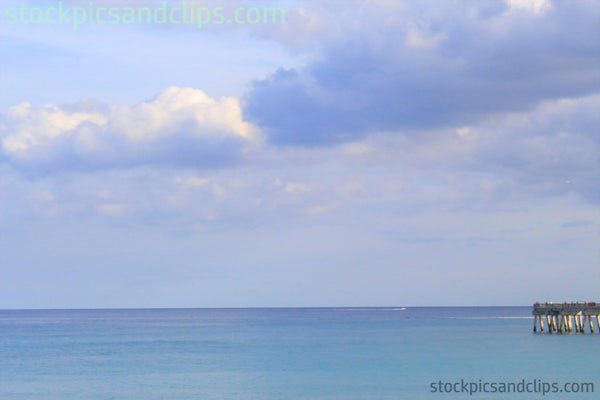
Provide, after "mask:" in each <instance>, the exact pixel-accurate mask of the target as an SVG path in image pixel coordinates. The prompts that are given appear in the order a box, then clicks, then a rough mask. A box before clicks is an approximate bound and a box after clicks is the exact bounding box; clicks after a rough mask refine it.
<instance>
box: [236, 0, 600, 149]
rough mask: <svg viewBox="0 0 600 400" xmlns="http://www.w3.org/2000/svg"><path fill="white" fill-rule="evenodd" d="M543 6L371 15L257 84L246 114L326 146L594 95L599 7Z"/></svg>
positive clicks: (432, 7)
mask: <svg viewBox="0 0 600 400" xmlns="http://www.w3.org/2000/svg"><path fill="white" fill-rule="evenodd" d="M419 3H420V2H419ZM544 4H547V3H546V2H540V1H537V2H536V1H532V2H515V1H513V2H511V3H510V4H508V3H502V2H460V3H456V2H447V3H440V2H433V3H431V2H424V3H423V4H422V5H420V6H417V5H416V4H411V5H410V7H409V6H408V5H407V7H406V8H401V9H400V10H393V9H388V14H389V15H391V16H394V15H396V16H397V18H396V20H397V21H399V23H396V24H387V23H386V22H385V21H382V22H381V24H379V20H378V19H376V18H371V19H369V18H368V15H367V16H365V18H364V19H366V20H367V22H369V21H370V22H371V26H370V27H365V24H366V23H367V22H363V23H362V24H361V27H360V29H356V30H355V29H354V28H353V27H350V28H348V30H347V32H348V34H347V35H346V36H345V37H343V38H338V39H336V40H335V41H333V42H332V43H329V44H328V45H325V46H324V50H323V51H322V54H321V55H320V56H318V57H315V58H314V60H313V61H312V62H310V63H308V65H307V66H306V67H303V68H299V69H283V68H282V69H279V70H278V71H276V72H275V73H273V74H272V75H271V76H270V77H268V78H267V79H265V80H262V81H258V82H255V84H254V87H253V89H252V90H251V91H250V92H249V93H248V95H247V98H246V106H245V108H244V112H245V115H246V116H247V118H248V119H249V120H250V121H252V122H254V123H256V124H257V125H259V126H261V128H264V129H265V132H266V133H267V135H268V137H269V140H270V141H271V142H272V143H275V144H278V145H290V144H291V145H294V144H300V145H323V144H325V145H327V144H332V143H339V142H348V141H355V140H356V139H360V138H362V137H364V136H365V135H366V134H368V133H371V132H375V131H391V130H396V131H401V130H415V129H417V130H422V129H432V128H440V127H449V126H453V127H456V128H460V127H463V126H469V125H470V124H473V123H477V122H478V121H480V120H481V119H482V118H484V117H487V116H490V115H493V114H497V113H504V112H523V111H528V110H531V109H533V108H534V107H535V106H536V105H538V104H539V103H540V102H542V101H545V100H551V99H557V98H565V97H581V96H586V95H589V94H592V93H597V92H598V91H599V90H600V79H599V77H600V67H599V66H600V41H598V40H590V38H595V37H600V25H599V24H598V23H597V22H598V17H599V14H600V8H599V7H598V6H597V3H593V2H556V3H555V4H553V5H552V6H548V7H546V6H544ZM548 4H549V3H548ZM411 7H412V8H411ZM377 15H379V14H377V13H374V14H372V15H371V16H373V17H374V16H377ZM390 18H392V17H390ZM567 32H568V33H567Z"/></svg>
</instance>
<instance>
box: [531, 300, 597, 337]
mask: <svg viewBox="0 0 600 400" xmlns="http://www.w3.org/2000/svg"><path fill="white" fill-rule="evenodd" d="M532 314H533V331H534V332H537V324H538V321H539V325H540V332H544V318H543V317H546V323H547V325H548V333H573V325H575V333H585V331H586V328H585V326H586V322H587V325H588V326H589V327H590V328H589V329H590V333H594V331H595V328H594V320H593V318H592V317H596V323H597V325H598V333H600V304H598V303H595V302H586V303H543V304H542V303H535V304H534V305H533V312H532Z"/></svg>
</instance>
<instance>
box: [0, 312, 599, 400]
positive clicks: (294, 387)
mask: <svg viewBox="0 0 600 400" xmlns="http://www.w3.org/2000/svg"><path fill="white" fill-rule="evenodd" d="M532 324H533V317H532V316H531V308H530V307H465V308H455V307H443V308H434V307H425V308H408V309H406V310H401V309H389V308H387V309H382V308H367V309H360V308H313V309H292V308H287V309H148V310H145V309H138V310H19V311H17V310H14V311H12V310H11V311H7V310H5V311H0V398H1V399H7V400H8V399H11V400H12V399H44V400H59V399H60V400H71V399H90V400H91V399H94V400H96V399H98V400H99V399H132V400H138V399H139V400H154V399H165V400H167V399H169V400H184V399H186V400H187V399H202V400H212V399H214V400H217V399H218V400H224V399H232V400H236V399H244V400H254V399H257V400H258V399H260V400H272V399H273V400H274V399H281V400H288V399H336V400H345V399H348V400H350V399H351V400H355V399H356V400H358V399H414V400H419V399H468V398H473V399H520V398H522V399H577V400H580V399H598V398H600V395H599V393H600V357H599V356H600V334H598V333H596V334H594V335H590V334H586V335H548V334H533V333H532V332H531V330H532ZM461 379H464V380H465V381H469V382H471V381H472V382H475V383H477V382H479V380H481V381H482V383H484V382H496V383H499V382H515V383H518V382H521V380H522V379H525V380H526V381H527V382H530V381H533V380H534V379H539V380H541V381H543V382H556V383H558V384H559V385H563V384H564V383H567V382H574V383H586V382H591V383H594V391H595V393H577V394H571V393H569V394H567V393H556V394H551V393H550V394H546V395H542V394H541V393H537V394H535V393H532V394H514V393H510V394H500V393H491V394H485V393H476V394H473V395H472V396H470V395H469V394H468V393H458V394H449V393H432V392H431V391H432V388H431V386H430V385H431V383H433V382H438V381H440V380H441V381H443V382H456V381H460V380H461ZM561 388H562V386H561Z"/></svg>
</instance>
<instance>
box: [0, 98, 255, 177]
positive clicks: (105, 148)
mask: <svg viewBox="0 0 600 400" xmlns="http://www.w3.org/2000/svg"><path fill="white" fill-rule="evenodd" d="M3 125H4V126H3V127H2V131H1V132H2V133H1V135H0V140H1V146H2V147H1V149H2V153H1V154H2V158H3V159H4V160H5V161H7V162H9V163H10V164H12V165H13V166H16V167H18V168H20V169H23V170H30V171H35V172H36V173H40V172H43V171H54V170H61V169H95V168H121V167H131V166H137V165H153V164H164V165H179V166H200V167H207V168H211V167H219V166H222V165H226V164H229V163H232V162H234V161H236V160H237V159H238V158H240V157H241V156H243V153H244V152H245V151H249V150H250V149H251V148H253V146H256V145H258V144H259V143H260V135H259V132H258V130H257V128H256V127H254V126H252V125H251V124H249V123H248V122H245V121H244V120H243V118H242V112H241V108H240V106H239V103H238V100H237V99H235V98H231V97H229V98H222V99H221V100H214V99H212V98H210V97H209V96H207V95H206V94H205V93H204V92H202V91H201V90H198V89H191V88H177V87H171V88H168V89H166V90H164V91H163V92H161V93H160V94H159V95H158V96H156V98H154V99H153V100H151V101H147V102H142V103H140V104H136V105H127V104H124V105H105V104H99V103H95V102H82V103H78V104H74V105H68V106H62V107H59V106H55V105H45V106H42V107H37V108H36V107H33V106H32V105H31V104H29V103H23V104H21V105H18V106H15V107H12V108H10V109H9V110H8V112H7V113H6V115H5V118H4V124H3Z"/></svg>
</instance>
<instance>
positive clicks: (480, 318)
mask: <svg viewBox="0 0 600 400" xmlns="http://www.w3.org/2000/svg"><path fill="white" fill-rule="evenodd" d="M441 318H446V319H531V318H532V317H441Z"/></svg>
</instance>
